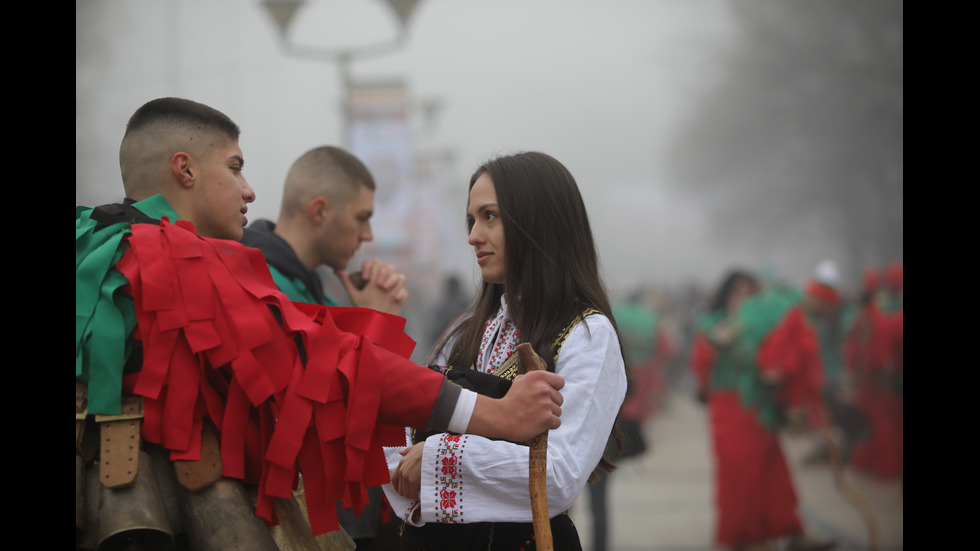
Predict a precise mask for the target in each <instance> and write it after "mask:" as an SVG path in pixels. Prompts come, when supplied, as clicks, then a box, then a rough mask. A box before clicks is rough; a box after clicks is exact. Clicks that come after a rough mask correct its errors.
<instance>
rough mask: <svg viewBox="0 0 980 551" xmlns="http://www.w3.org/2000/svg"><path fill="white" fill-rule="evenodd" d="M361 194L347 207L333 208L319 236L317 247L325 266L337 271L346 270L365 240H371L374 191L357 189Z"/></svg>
mask: <svg viewBox="0 0 980 551" xmlns="http://www.w3.org/2000/svg"><path fill="white" fill-rule="evenodd" d="M357 189H358V190H359V191H358V195H357V196H356V197H355V198H354V199H352V200H351V201H349V202H348V203H347V204H345V205H342V206H338V207H335V208H331V209H330V211H329V212H328V213H327V215H326V219H325V223H324V225H323V227H321V228H320V230H319V231H320V235H318V236H317V241H318V243H317V248H318V250H319V251H320V258H321V259H322V260H323V263H324V264H326V265H328V266H330V267H331V268H333V269H334V270H344V269H347V263H348V262H350V259H351V258H353V257H354V254H355V253H356V252H357V249H358V248H360V246H361V243H362V242H364V241H371V240H372V239H373V238H374V236H373V235H372V233H371V216H372V215H373V214H374V191H372V190H370V189H368V188H366V187H364V186H358V188H357Z"/></svg>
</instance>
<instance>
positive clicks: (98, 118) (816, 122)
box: [75, 0, 903, 348]
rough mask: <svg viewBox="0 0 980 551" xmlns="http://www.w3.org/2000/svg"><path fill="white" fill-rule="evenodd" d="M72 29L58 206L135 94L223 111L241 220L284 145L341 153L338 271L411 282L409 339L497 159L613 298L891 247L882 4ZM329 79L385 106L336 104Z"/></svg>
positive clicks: (273, 182) (106, 181) (114, 178)
mask: <svg viewBox="0 0 980 551" xmlns="http://www.w3.org/2000/svg"><path fill="white" fill-rule="evenodd" d="M394 3H397V2H394ZM75 22H76V35H75V36H76V49H75V52H76V73H75V75H76V79H75V83H76V84H75V101H76V111H75V112H76V140H75V163H76V169H75V176H76V181H75V202H76V205H96V204H101V203H106V202H113V201H118V200H120V199H121V197H122V185H121V181H120V177H119V168H118V147H119V142H120V140H121V138H122V134H123V131H124V128H125V124H126V121H127V119H128V118H129V116H130V115H131V114H132V113H133V111H135V110H136V109H137V108H138V107H139V106H140V105H142V104H143V103H145V102H146V101H148V100H150V99H154V98H157V97H162V96H180V97H186V98H189V99H193V100H195V101H199V102H202V103H205V104H208V105H210V106H212V107H215V108H217V109H219V110H221V111H223V112H225V113H226V114H228V115H229V116H230V117H231V118H232V119H234V120H235V121H236V122H237V123H238V124H239V125H240V126H241V128H242V137H241V141H240V144H241V147H242V150H243V152H244V155H245V158H246V165H245V175H246V177H247V179H248V181H249V183H250V184H251V185H252V187H254V188H255V190H256V193H257V197H258V198H257V200H256V202H255V203H253V204H252V205H251V206H249V212H248V217H249V220H253V221H254V220H256V219H258V218H269V219H273V220H274V219H275V218H276V217H277V215H278V210H279V204H280V194H281V190H282V180H283V178H284V176H285V173H286V170H287V169H288V167H289V165H290V164H291V163H292V162H293V160H295V159H296V158H297V157H298V156H299V155H301V154H302V153H303V152H305V151H307V150H308V149H310V148H312V147H316V146H319V145H324V144H335V145H342V146H345V147H348V148H351V149H352V150H354V151H355V153H358V154H359V155H361V156H362V158H365V160H366V161H368V165H369V166H370V167H371V169H372V171H374V172H375V175H376V177H378V180H379V181H378V184H379V190H378V193H377V197H376V203H377V204H376V213H375V218H374V222H373V224H374V233H375V241H374V242H373V243H371V244H369V245H370V246H365V247H363V248H362V253H361V254H359V256H358V258H355V262H354V264H359V260H360V258H364V257H367V256H382V257H385V258H387V259H389V260H391V261H392V262H393V263H396V264H398V266H399V267H400V268H401V269H402V270H404V271H406V272H407V273H408V274H409V276H410V290H411V291H412V299H410V308H409V309H408V310H407V311H406V317H407V318H408V319H409V332H410V333H413V337H416V339H417V340H419V341H420V345H422V346H420V348H424V347H425V346H424V345H426V344H427V339H428V336H427V332H428V328H427V327H424V326H423V325H422V323H423V322H422V321H419V320H420V319H424V318H425V314H426V313H427V312H429V311H431V310H432V309H433V308H434V301H435V300H437V299H438V297H439V294H440V292H441V289H442V287H441V285H442V283H441V282H442V278H443V276H444V275H446V274H456V275H458V276H459V277H461V278H462V279H463V281H464V285H465V286H466V289H471V288H472V286H473V285H474V283H475V282H476V280H477V277H478V271H477V270H476V269H475V267H476V266H475V262H474V259H473V255H472V253H471V251H470V248H469V246H468V245H467V244H466V235H465V229H464V224H463V220H464V208H465V199H466V187H467V183H468V179H469V175H470V174H471V173H472V172H473V170H474V169H475V168H476V167H477V166H478V165H479V164H480V162H481V161H482V160H484V159H486V158H487V157H490V156H492V155H494V154H497V153H508V152H514V151H519V150H540V151H543V152H546V153H549V154H551V155H553V156H555V157H556V158H557V159H558V160H560V161H562V162H563V163H564V164H565V165H566V166H567V167H568V168H569V169H570V170H571V172H572V174H573V175H574V176H575V177H576V180H577V181H578V183H579V186H580V188H581V189H582V192H583V195H584V196H585V200H586V204H587V207H588V208H589V213H590V217H591V221H592V224H593V230H594V232H595V234H596V238H597V240H598V246H599V252H600V255H601V261H602V269H603V273H604V275H605V278H606V281H607V284H608V285H609V287H610V290H611V292H612V293H613V295H614V297H619V296H622V294H624V293H626V292H628V291H630V290H632V289H634V288H635V287H637V286H639V285H646V286H657V287H659V288H662V289H669V290H673V291H676V290H679V289H686V288H690V287H699V288H711V287H713V286H714V285H716V284H717V282H718V281H719V280H720V278H721V277H722V275H723V272H724V271H726V270H727V269H728V268H730V267H732V266H736V265H737V266H741V267H748V268H751V269H755V270H766V271H767V272H768V273H771V274H775V275H778V276H779V277H782V278H784V279H786V280H788V281H790V282H792V283H796V284H801V283H803V282H804V280H805V279H806V278H807V277H809V276H810V275H811V273H812V270H813V268H814V266H815V265H816V264H817V262H818V261H820V260H821V259H824V258H832V259H834V260H835V261H837V263H838V265H839V266H840V269H841V273H842V277H843V284H844V286H845V291H849V290H851V289H854V288H856V287H857V285H858V284H859V283H860V275H861V273H862V272H863V271H864V270H865V269H866V268H868V267H871V266H883V265H884V264H885V263H887V262H891V261H901V260H902V253H903V221H902V220H903V134H902V132H903V53H902V46H903V7H902V2H901V1H899V0H867V1H862V2H852V1H848V0H821V1H819V2H814V1H805V0H793V1H790V0H605V1H598V0H561V1H559V0H523V1H518V0H493V1H491V0H424V1H422V2H419V3H418V5H417V6H416V7H415V9H414V11H412V13H411V14H410V15H409V16H407V17H406V18H405V19H400V18H399V17H398V16H397V15H396V12H395V10H394V9H392V7H391V6H390V5H389V4H388V3H387V2H384V1H381V0H309V1H308V2H306V3H305V5H303V6H302V7H300V8H299V9H298V10H297V11H296V12H295V14H294V16H293V18H292V19H291V21H290V24H289V25H288V27H287V28H286V33H285V35H283V34H280V32H279V30H278V29H277V26H276V24H275V23H274V21H273V19H272V17H271V16H270V15H269V12H268V11H267V10H266V8H265V7H264V6H263V4H262V3H261V2H259V1H257V0H256V1H244V0H194V1H191V0H147V1H141V2H129V1H125V0H76V19H75ZM395 41H399V42H398V44H397V45H396V46H393V47H391V48H387V47H382V48H381V49H375V48H376V47H378V46H379V45H382V46H384V45H387V44H392V43H394V42H395ZM340 51H349V52H350V56H351V57H350V61H349V64H348V65H347V66H346V69H342V67H341V62H340V61H339V59H338V57H337V56H336V54H337V52H340ZM345 78H346V79H349V83H350V90H352V92H351V93H352V94H356V93H358V91H360V92H363V93H364V94H362V96H363V97H366V98H367V105H368V106H369V108H377V107H378V106H379V105H382V110H383V105H384V102H385V101H387V100H385V99H384V98H390V97H394V98H395V99H394V100H393V101H395V103H397V106H396V107H395V108H394V109H395V111H397V113H398V114H396V116H395V118H394V119H390V120H388V122H387V123H385V124H381V125H380V126H379V125H372V124H371V123H370V121H368V119H364V120H361V121H360V122H358V120H356V117H354V116H352V117H345V115H344V113H345V109H344V106H345V105H346V104H345V97H347V91H346V90H347V89H348V88H345V82H344V79H345ZM372 90H374V91H377V90H381V92H379V93H376V94H375V95H374V96H372V95H371V94H372ZM392 90H395V91H396V93H395V94H394V96H392V95H391V94H392ZM386 94H387V95H386ZM351 97H353V95H352V96H351ZM378 97H381V98H382V99H381V100H378ZM372 98H373V99H372ZM372 102H373V103H372ZM371 105H373V106H374V107H370V106H371ZM365 121H367V122H365ZM389 138H390V141H387V140H388V139H389ZM325 275H326V277H325V279H326V280H327V284H328V287H329V285H330V284H331V283H332V280H333V277H332V276H331V275H330V274H325ZM334 294H335V296H336V293H334Z"/></svg>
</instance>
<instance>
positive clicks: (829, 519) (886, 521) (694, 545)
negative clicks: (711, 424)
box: [571, 391, 903, 551]
mask: <svg viewBox="0 0 980 551" xmlns="http://www.w3.org/2000/svg"><path fill="white" fill-rule="evenodd" d="M689 396H690V393H689V392H683V391H681V392H676V393H674V395H672V396H671V397H670V399H669V400H668V401H667V404H668V405H667V407H666V409H665V410H664V411H662V412H660V413H659V414H658V417H657V418H655V419H654V420H653V421H652V423H651V424H650V425H649V426H648V427H647V431H646V434H647V436H648V441H649V442H651V443H652V446H653V447H652V449H651V450H650V451H649V452H648V453H647V454H646V455H644V456H641V457H639V458H635V459H633V460H630V461H629V462H626V463H624V464H623V465H622V466H621V467H620V468H619V469H618V470H617V471H616V473H615V474H614V475H613V477H612V479H611V481H610V488H609V496H608V499H609V503H610V508H611V519H610V522H611V527H610V532H611V534H610V541H609V548H608V549H609V551H641V550H643V551H714V550H716V549H718V548H717V547H715V546H714V545H713V539H712V533H713V527H714V513H715V512H714V505H713V503H712V493H713V486H712V471H713V463H712V461H713V460H712V458H711V455H710V453H709V447H708V446H709V442H708V435H707V428H708V425H707V418H706V412H705V410H704V409H703V408H702V407H701V406H700V405H699V404H698V403H697V402H695V401H693V400H691V399H690V398H689ZM815 442H816V440H812V439H808V438H806V437H799V438H791V437H786V438H785V439H784V450H785V452H786V454H787V459H788V460H789V462H790V468H791V469H792V470H793V475H794V480H795V482H796V485H797V492H798V493H799V494H800V498H801V514H802V517H803V521H804V525H805V526H806V529H807V530H808V531H809V532H810V533H812V534H814V535H816V536H819V537H821V538H832V539H835V540H836V541H838V542H839V546H838V547H837V549H839V550H841V551H856V550H870V549H871V547H870V538H869V535H868V534H869V532H868V528H867V523H866V522H865V521H864V520H863V518H864V517H862V515H861V513H860V512H859V511H860V510H859V509H858V508H857V507H856V506H854V505H852V503H851V502H850V501H848V500H847V499H845V498H844V497H843V496H842V494H841V493H839V492H838V490H837V489H836V487H835V484H834V478H833V474H832V471H831V468H830V467H829V465H827V466H805V465H803V462H802V458H803V457H804V456H805V455H806V454H807V453H808V452H809V451H810V450H811V449H812V448H813V445H814V443H815ZM844 480H845V482H846V486H847V487H849V488H851V489H853V490H854V492H856V494H857V495H858V496H859V498H858V499H860V500H861V501H863V502H864V503H865V504H867V506H868V509H869V510H870V511H872V515H871V523H872V524H873V526H874V532H875V533H876V540H877V551H897V550H901V549H902V546H903V543H902V540H903V503H902V501H903V496H902V485H901V483H899V482H880V481H877V480H874V479H872V478H869V477H866V476H863V475H861V474H860V473H856V472H853V471H851V470H847V471H846V473H845V478H844ZM571 515H572V518H573V520H574V521H575V524H576V526H577V527H578V529H579V533H580V535H581V537H582V543H583V547H584V548H585V551H590V550H592V521H591V517H590V512H589V503H588V496H587V495H585V494H583V497H581V498H580V499H579V501H578V502H576V504H575V506H574V507H573V508H572V511H571Z"/></svg>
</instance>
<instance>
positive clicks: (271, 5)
mask: <svg viewBox="0 0 980 551" xmlns="http://www.w3.org/2000/svg"><path fill="white" fill-rule="evenodd" d="M384 3H385V4H386V5H387V6H388V7H389V8H390V9H391V10H392V11H393V12H394V13H395V16H396V17H397V19H398V34H397V36H395V38H394V39H393V40H391V41H388V42H382V43H378V44H370V45H366V46H360V47H357V48H340V49H315V48H308V47H298V46H296V45H295V44H293V43H292V42H290V40H289V25H290V23H291V22H292V21H293V19H294V17H295V16H296V12H297V11H298V10H299V8H301V7H302V6H303V5H304V4H305V1H304V0H264V1H263V2H262V5H263V6H264V7H265V9H266V12H267V13H268V14H269V16H270V17H271V18H272V20H273V22H274V23H275V24H276V28H277V29H278V31H279V37H280V39H281V40H282V45H283V48H284V49H285V50H286V53H288V54H290V55H295V56H300V57H309V58H315V59H323V60H327V61H334V62H336V63H337V71H338V74H339V76H340V82H341V86H342V87H343V98H344V99H343V109H342V111H343V117H342V119H343V122H342V124H343V128H342V132H341V134H342V138H343V141H344V145H345V146H347V147H349V146H350V126H351V118H352V113H351V93H352V91H353V83H352V81H351V74H350V64H351V61H352V60H353V59H354V58H364V57H368V56H374V55H380V54H383V53H386V52H391V51H394V50H396V49H397V48H399V47H401V46H402V45H403V44H404V42H405V36H406V34H407V27H408V21H409V19H410V18H411V16H412V12H413V11H415V8H416V7H418V5H419V4H420V3H421V0H384Z"/></svg>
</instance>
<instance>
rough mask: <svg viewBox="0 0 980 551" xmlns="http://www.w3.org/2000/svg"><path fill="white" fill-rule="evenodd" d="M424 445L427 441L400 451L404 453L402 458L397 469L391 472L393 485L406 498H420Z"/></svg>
mask: <svg viewBox="0 0 980 551" xmlns="http://www.w3.org/2000/svg"><path fill="white" fill-rule="evenodd" d="M423 446H425V442H419V443H418V444H415V445H414V446H412V447H409V448H405V449H403V450H401V451H399V452H398V453H400V454H401V455H402V460H401V461H399V462H398V466H397V467H395V471H394V472H393V473H391V486H392V487H393V488H394V489H395V491H396V492H398V494H399V495H401V496H402V497H404V498H407V499H411V500H418V499H419V491H420V490H421V488H422V447H423Z"/></svg>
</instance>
